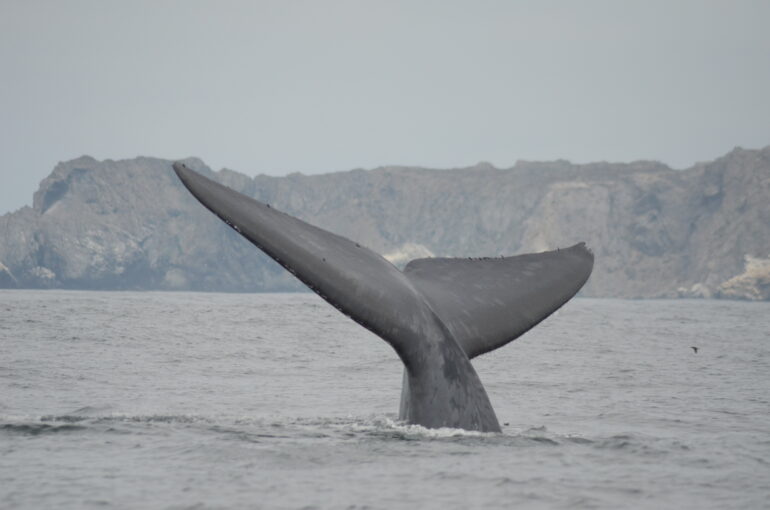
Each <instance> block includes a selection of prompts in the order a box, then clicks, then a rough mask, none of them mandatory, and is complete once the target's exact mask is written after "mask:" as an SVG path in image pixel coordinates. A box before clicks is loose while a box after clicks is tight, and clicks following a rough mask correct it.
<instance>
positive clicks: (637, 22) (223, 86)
mask: <svg viewBox="0 0 770 510" xmlns="http://www.w3.org/2000/svg"><path fill="white" fill-rule="evenodd" d="M768 20H770V2H767V1H724V2H707V1H670V0H667V1H649V0H646V1H639V2H625V1H624V2H621V1H579V2H578V1H563V2H545V1H531V2H524V1H521V2H514V1H506V2H502V1H501V2H494V1H467V2H451V1H422V2H420V1H403V2H399V1H387V2H386V1H382V2H364V1H327V2H320V1H318V2H292V1H276V2H256V1H244V2H235V1H218V2H214V1H211V2H196V1H125V2H117V1H103V0H98V1H73V0H68V1H66V2H60V1H54V2H40V1H29V0H23V1H15V0H0V70H1V72H2V79H0V154H2V165H1V166H0V214H2V213H4V212H6V211H9V210H12V209H16V208H18V207H20V206H22V205H24V204H30V203H31V199H32V193H33V192H34V191H35V189H37V185H38V183H39V181H40V180H41V179H43V178H44V177H45V176H46V175H47V174H48V173H49V172H50V171H51V169H52V168H53V166H54V165H55V164H56V162H57V161H63V160H68V159H71V158H74V157H77V156H79V155H82V154H89V155H92V156H94V157H96V158H98V159H104V158H111V159H122V158H131V157H134V156H137V155H147V156H158V157H164V158H180V157H185V156H198V157H200V158H202V159H203V160H204V161H206V162H207V163H208V164H209V165H210V166H212V167H213V168H215V169H217V168H220V167H223V166H226V167H228V168H232V169H234V170H238V171H241V172H244V173H247V174H250V175H255V174H257V173H267V174H273V175H281V174H285V173H290V172H295V171H299V172H303V173H318V172H328V171H336V170H348V169H351V168H356V167H363V168H371V167H376V166H379V165H386V164H404V165H422V166H431V167H454V166H465V165H470V164H474V163H476V162H478V161H481V160H485V161H490V162H492V163H493V164H495V165H496V166H500V167H508V166H511V165H513V164H514V163H515V161H516V160H517V159H530V160H551V159H557V158H564V159H569V160H572V161H576V162H588V161H595V160H611V161H630V160H635V159H657V160H661V161H663V162H665V163H668V164H670V165H672V166H674V167H686V166H689V165H691V164H692V163H693V162H695V161H701V160H708V159H712V158H714V157H716V156H719V155H722V154H724V153H725V152H727V151H729V150H730V149H731V148H733V147H734V146H736V145H740V146H743V147H749V148H758V147H763V146H765V145H768V144H770V97H769V94H768V91H770V30H768V24H767V23H768Z"/></svg>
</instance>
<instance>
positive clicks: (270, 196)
mask: <svg viewBox="0 0 770 510" xmlns="http://www.w3.org/2000/svg"><path fill="white" fill-rule="evenodd" d="M186 163H187V165H188V166H190V167H192V168H194V169H196V170H198V171H201V172H203V173H204V174H205V175H207V176H209V177H211V178H214V179H216V180H219V181H220V182H222V183H224V184H226V185H228V186H230V187H232V188H234V189H237V190H238V191H241V192H242V193H246V194H248V195H250V196H253V197H255V198H257V199H259V200H262V201H264V202H268V203H270V204H271V205H273V206H275V207H276V208H278V209H280V210H283V211H285V212H287V213H289V214H293V215H296V216H298V217H300V218H303V219H305V220H307V221H310V222H311V223H314V224H316V225H318V226H320V227H322V228H326V229H329V230H331V231H333V232H337V233H339V234H341V235H344V236H346V237H350V238H351V239H354V240H356V241H359V242H361V243H362V244H365V245H367V246H369V247H370V248H372V249H374V250H375V251H378V252H379V253H383V254H386V255H387V256H388V257H389V258H390V259H391V260H392V261H393V262H394V263H396V264H403V263H405V262H406V261H407V260H409V259H410V258H415V257H422V256H429V255H431V254H432V255H443V256H460V257H463V256H490V255H491V256H494V255H502V254H506V255H508V254H515V253H522V252H529V251H542V250H546V249H551V248H556V247H558V246H569V245H571V244H573V243H575V242H578V241H586V242H587V243H588V245H589V246H590V247H591V248H592V249H593V250H594V253H595V255H596V265H595V269H594V273H593V275H592V277H591V279H590V280H589V283H588V284H587V286H586V288H585V290H584V295H589V296H607V297H609V296H613V297H677V296H693V297H727V298H742V299H765V300H767V299H770V204H768V202H769V201H770V200H769V199H770V147H767V148H765V149H763V150H743V149H736V150H734V151H732V152H731V153H729V154H727V155H726V156H724V157H722V158H720V159H718V160H716V161H713V162H711V163H705V164H699V165H696V166H695V167H693V168H690V169H688V170H681V171H677V170H671V169H670V168H668V167H666V166H664V165H661V164H659V163H654V162H636V163H630V164H609V163H595V164H588V165H573V164H570V163H568V162H565V161H557V162H552V163H530V162H519V163H517V164H516V165H515V166H514V167H513V168H510V169H497V168H494V167H492V166H490V165H488V164H483V163H482V164H479V165H477V166H475V167H471V168H462V169H452V170H429V169H420V168H405V167H387V168H378V169H376V170H371V171H363V170H353V171H350V172H341V173H334V174H326V175H315V176H304V175H300V174H293V175H289V176H286V177H268V176H257V177H255V178H253V179H252V178H249V177H246V176H244V175H242V174H238V173H236V172H232V171H229V170H222V171H220V172H217V173H214V172H212V171H211V170H210V169H209V168H208V167H206V166H205V165H204V164H203V163H202V162H201V161H199V160H197V159H189V160H187V161H186ZM14 286H18V287H32V288H47V287H61V288H82V289H195V290H222V291H254V290H295V289H300V288H302V286H301V285H300V284H299V283H297V282H296V281H295V280H294V279H293V278H292V277H291V276H290V275H288V274H287V273H286V272H284V271H283V269H281V268H280V267H279V266H277V265H276V264H275V263H273V262H272V261H270V260H269V259H268V258H267V257H265V256H264V255H262V254H261V252H259V251H258V250H257V249H256V248H254V247H253V246H252V245H251V244H249V243H248V242H246V241H245V240H243V239H242V238H241V237H240V236H238V235H237V234H235V233H234V232H232V231H231V230H230V229H229V228H227V227H226V226H225V225H224V224H223V223H221V222H220V221H219V220H218V219H216V218H215V217H214V216H213V215H212V214H211V213H209V212H208V211H206V210H205V209H204V208H203V207H202V206H200V205H199V204H198V203H197V202H196V201H195V200H194V199H193V198H192V197H191V196H190V195H189V194H188V193H187V192H186V191H185V190H184V189H183V188H182V186H181V184H180V183H179V182H178V180H177V179H176V177H175V176H174V174H173V172H172V170H171V165H170V162H168V161H164V160H159V159H152V158H137V159H134V160H126V161H110V160H107V161H103V162H98V161H96V160H94V159H92V158H89V157H82V158H79V159H76V160H73V161H69V162H66V163H61V164H59V165H58V166H57V167H56V168H55V169H54V171H53V173H52V174H51V175H50V176H49V177H48V178H46V179H45V180H44V181H43V182H42V183H41V185H40V189H39V190H38V191H37V192H36V193H35V196H34V203H33V206H32V207H31V208H29V207H25V208H22V209H20V210H18V211H16V212H14V213H11V214H7V215H5V216H2V217H0V287H14Z"/></svg>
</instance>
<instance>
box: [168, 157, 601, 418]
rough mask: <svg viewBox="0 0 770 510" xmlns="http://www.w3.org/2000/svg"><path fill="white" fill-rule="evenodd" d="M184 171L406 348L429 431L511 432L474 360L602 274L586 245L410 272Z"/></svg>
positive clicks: (440, 262) (290, 263)
mask: <svg viewBox="0 0 770 510" xmlns="http://www.w3.org/2000/svg"><path fill="white" fill-rule="evenodd" d="M174 171H175V172H176V174H177V175H178V176H179V178H180V179H181V180H182V182H183V183H184V185H185V186H186V187H187V189H188V190H190V192H191V193H192V194H193V195H194V196H195V198H197V199H198V200H199V201H200V202H201V203H202V204H203V205H204V206H206V207H207V208H208V209H209V210H210V211H211V212H213V213H214V214H216V215H217V216H218V217H219V218H220V219H221V220H222V221H224V222H225V223H227V224H228V225H230V226H231V227H232V228H234V229H235V230H236V231H237V232H238V233H240V234H241V235H242V236H244V237H245V238H246V239H248V240H249V241H251V242H252V243H254V245H256V246H257V247H258V248H259V249H261V250H262V251H264V252H265V253H267V254H268V255H269V256H270V257H272V258H273V259H275V260H276V261H277V262H278V263H279V264H281V265H282V266H283V267H285V268H286V269H287V270H289V271H290V272H291V273H292V274H293V275H295V276H296V277H297V278H299V279H300V280H301V281H302V282H303V283H304V284H305V285H307V286H308V287H310V288H311V289H312V290H313V291H315V292H316V293H317V294H318V295H319V296H321V297H322V298H323V299H325V300H326V301H328V302H329V303H331V304H332V306H334V307H335V308H337V309H338V310H339V311H341V312H342V313H344V314H345V315H347V316H348V317H350V318H352V319H353V320H354V321H356V322H357V323H359V324H361V325H362V326H363V327H365V328H367V329H368V330H370V331H372V332H373V333H374V334H376V335H378V336H379V337H381V338H382V339H383V340H385V341H386V342H388V343H389V344H390V345H391V346H392V347H393V349H395V351H396V353H397V354H398V356H399V358H401V361H403V363H404V367H405V372H404V387H403V391H402V395H401V409H400V417H401V419H403V420H406V421H408V422H409V423H414V424H418V425H422V426H424V427H429V428H438V427H455V428H463V429H467V430H480V431H487V432H496V431H499V430H500V424H499V423H498V421H497V417H496V416H495V412H494V410H493V409H492V405H491V404H490V403H489V397H488V396H487V393H486V390H484V386H483V385H482V384H481V380H480V379H479V376H478V375H477V374H476V371H475V370H474V369H473V366H472V365H471V362H470V360H471V359H472V358H473V357H475V356H478V355H479V354H483V353H485V352H489V351H491V350H494V349H497V348H498V347H501V346H503V345H505V344H507V343H508V342H510V341H511V340H513V339H515V338H517V337H518V336H520V335H521V334H522V333H524V332H526V331H527V330H528V329H530V328H531V327H532V326H534V325H536V324H537V323H538V322H540V321H542V320H543V319H545V318H546V317H547V316H548V315H550V314H551V313H552V312H554V311H555V310H556V309H558V308H559V307H560V306H561V305H563V304H564V303H566V302H567V301H568V300H569V299H570V298H571V297H572V296H574V295H575V293H576V292H577V291H578V290H579V289H580V288H581V287H582V286H583V284H584V283H585V282H586V280H587V279H588V277H589V275H590V274H591V270H592V268H593V255H592V254H591V252H590V251H589V250H588V249H587V248H586V247H585V244H583V243H580V244H576V245H575V246H572V247H571V248H567V249H563V250H557V251H550V252H544V253H532V254H527V255H518V256H514V257H504V258H490V259H473V260H470V259H447V258H428V259H418V260H413V261H411V262H410V263H409V264H407V266H406V268H404V271H403V272H402V271H399V270H398V269H397V268H396V267H395V266H393V265H392V264H391V263H390V262H388V261H386V260H385V259H384V258H382V257H381V256H380V255H378V254H377V253H375V252H373V251H371V250H369V249H368V248H365V247H363V246H360V245H358V244H356V243H354V242H353V241H350V240H348V239H346V238H344V237H341V236H338V235H336V234H333V233H331V232H327V231H325V230H322V229H320V228H318V227H314V226H313V225H310V224H308V223H305V222H304V221H301V220H299V219H297V218H294V217H292V216H289V215H287V214H284V213H282V212H280V211H277V210H275V209H274V208H271V207H270V206H268V205H266V204H263V203H261V202H258V201H256V200H253V199H251V198H249V197H247V196H245V195H242V194H240V193H238V192H236V191H233V190H231V189H230V188H227V187H225V186H222V185H221V184H219V183H216V182H214V181H212V180H210V179H207V178H206V177H203V176H202V175H200V174H198V173H196V172H194V171H192V170H190V169H189V168H187V167H186V166H185V165H183V164H181V163H174Z"/></svg>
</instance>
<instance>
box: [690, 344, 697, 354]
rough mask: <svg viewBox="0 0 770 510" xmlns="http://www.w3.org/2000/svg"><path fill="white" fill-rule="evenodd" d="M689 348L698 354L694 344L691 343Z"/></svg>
mask: <svg viewBox="0 0 770 510" xmlns="http://www.w3.org/2000/svg"><path fill="white" fill-rule="evenodd" d="M690 349H692V352H694V353H695V354H698V348H697V347H695V346H694V345H691V346H690Z"/></svg>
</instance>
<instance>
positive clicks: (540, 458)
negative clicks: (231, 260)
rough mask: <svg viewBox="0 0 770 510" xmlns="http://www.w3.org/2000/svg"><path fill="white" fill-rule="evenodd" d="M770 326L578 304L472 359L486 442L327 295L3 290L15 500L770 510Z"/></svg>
mask: <svg viewBox="0 0 770 510" xmlns="http://www.w3.org/2000/svg"><path fill="white" fill-rule="evenodd" d="M769 333H770V303H744V302H729V301H689V300H681V301H622V300H597V299H576V300H573V301H572V302H570V303H568V304H567V305H566V306H565V307H564V308H562V309H561V310H560V311H559V312H557V313H556V314H555V315H554V316H552V317H551V318H549V319H547V320H546V321H545V322H543V323H542V324H541V325H539V326H537V327H536V328H534V329H533V330H532V331H530V332H529V333H527V334H526V335H524V336H523V337H522V338H520V339H518V340H517V341H515V342H513V343H511V344H509V345H508V346H506V347H503V348H502V349H499V350H497V351H494V352H492V353H490V354H487V355H485V356H482V357H480V358H478V359H477V360H475V361H474V365H475V366H476V369H477V371H478V372H479V375H480V377H481V379H482V381H483V382H484V383H485V386H486V388H487V391H488V393H489V395H490V398H491V400H492V404H493V405H494V407H495V410H496V411H497V414H498V417H499V419H500V422H501V423H504V424H505V425H504V427H503V433H501V434H480V433H472V432H465V431H461V430H456V429H442V430H427V429H424V428H421V427H416V426H408V425H405V424H402V423H400V422H398V420H397V414H396V413H397V410H398V403H399V396H400V389H401V375H402V366H401V363H400V361H399V360H398V358H397V357H396V355H395V353H394V352H393V351H392V350H391V348H390V347H389V346H388V345H387V344H386V343H385V342H383V341H382V340H380V339H379V338H377V337H375V336H374V335H372V334H371V333H369V332H367V331H366V330H364V329H363V328H361V327H360V326H358V325H357V324H355V323H353V322H352V321H351V320H349V319H347V318H346V317H344V316H343V315H341V314H340V313H338V312H337V311H336V310H334V309H333V308H332V307H331V306H329V305H327V304H326V303H325V302H324V301H322V300H321V299H320V298H318V297H317V296H315V295H312V294H207V293H154V292H148V293H140V292H136V293H135V292H114V293H109V292H76V291H18V290H17V291H0V507H2V508H4V509H13V508H25V509H26V508H30V509H33V508H34V509H37V508H175V509H176V508H179V509H181V508H195V509H207V508H286V509H294V508H372V509H389V508H426V509H432V508H435V509H447V508H511V507H521V508H770V334H769ZM690 346H697V347H698V348H699V351H698V353H697V354H696V353H694V352H693V350H692V349H691V348H690Z"/></svg>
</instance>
